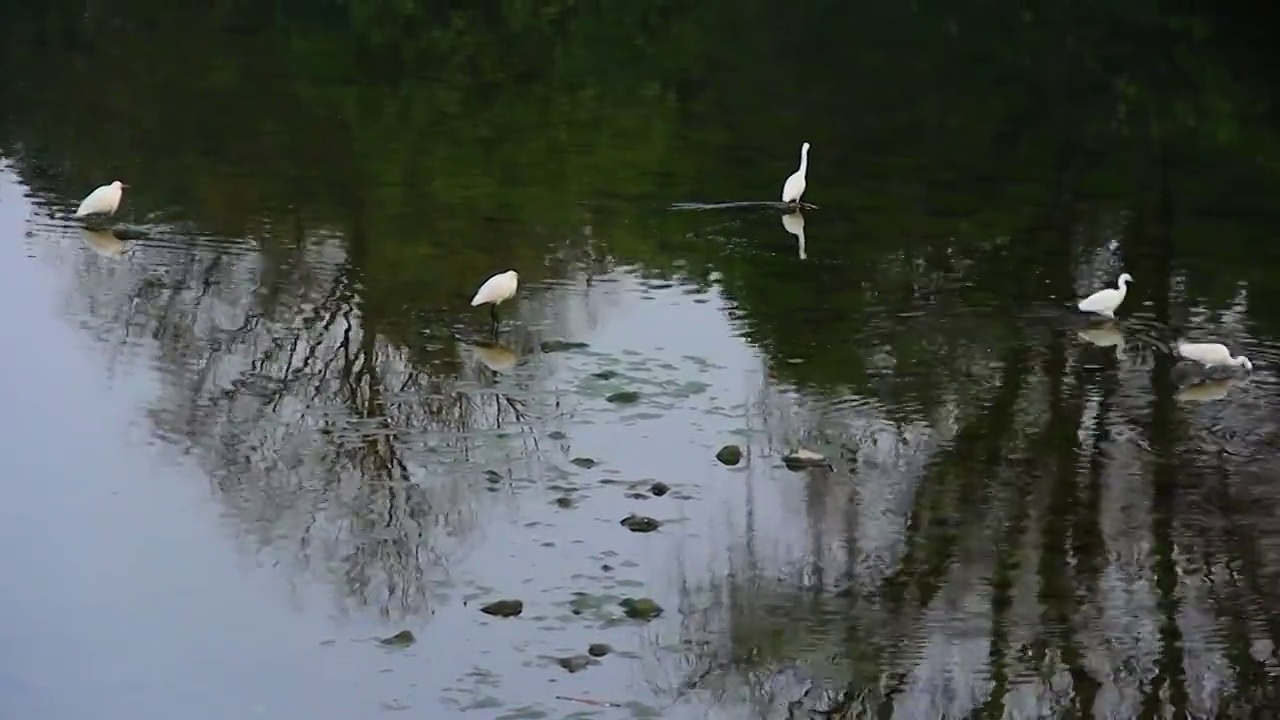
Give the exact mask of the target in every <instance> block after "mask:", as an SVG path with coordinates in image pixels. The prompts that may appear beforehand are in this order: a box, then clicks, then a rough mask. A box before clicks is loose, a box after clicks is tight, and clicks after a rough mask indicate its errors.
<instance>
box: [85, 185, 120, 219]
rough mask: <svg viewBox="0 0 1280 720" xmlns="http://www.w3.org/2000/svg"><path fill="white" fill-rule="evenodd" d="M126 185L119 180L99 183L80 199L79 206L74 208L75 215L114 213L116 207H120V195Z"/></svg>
mask: <svg viewBox="0 0 1280 720" xmlns="http://www.w3.org/2000/svg"><path fill="white" fill-rule="evenodd" d="M126 187H128V186H127V185H125V184H124V183H122V182H120V181H119V180H115V181H113V182H112V183H111V184H110V185H99V186H98V187H96V188H94V190H93V192H91V193H89V194H88V195H86V196H85V199H84V200H81V201H80V207H78V208H76V217H84V216H85V215H114V214H115V213H116V209H117V208H119V207H120V197H121V196H122V195H124V189H125V188H126Z"/></svg>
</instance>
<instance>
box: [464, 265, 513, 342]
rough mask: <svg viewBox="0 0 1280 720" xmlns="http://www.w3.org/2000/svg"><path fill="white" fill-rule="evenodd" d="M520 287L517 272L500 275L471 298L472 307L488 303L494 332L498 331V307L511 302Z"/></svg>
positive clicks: (491, 279) (486, 282) (495, 276)
mask: <svg viewBox="0 0 1280 720" xmlns="http://www.w3.org/2000/svg"><path fill="white" fill-rule="evenodd" d="M519 286H520V275H518V274H517V273H516V271H515V270H508V271H506V272H502V273H498V274H497V275H494V276H493V277H491V278H489V279H488V280H485V281H484V284H483V285H481V286H480V289H479V290H477V291H476V296H475V297H473V298H471V307H477V306H480V305H484V304H486V303H488V304H489V305H490V307H489V316H490V317H492V318H493V330H494V332H495V333H496V332H497V331H498V305H500V304H502V303H504V302H506V301H508V300H510V299H511V298H513V297H515V296H516V289H517V288H518V287H519Z"/></svg>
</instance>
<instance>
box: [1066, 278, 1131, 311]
mask: <svg viewBox="0 0 1280 720" xmlns="http://www.w3.org/2000/svg"><path fill="white" fill-rule="evenodd" d="M1131 282H1133V276H1132V275H1130V274H1129V273H1120V278H1119V279H1118V280H1117V281H1116V285H1117V286H1118V287H1114V288H1107V289H1105V290H1099V291H1098V292H1096V293H1094V294H1092V295H1090V296H1089V297H1087V298H1085V299H1083V300H1081V301H1080V302H1079V303H1077V304H1076V307H1077V308H1079V309H1080V312H1087V313H1095V314H1098V315H1101V316H1103V317H1105V318H1114V317H1115V316H1116V308H1118V307H1120V303H1122V302H1124V296H1125V295H1127V294H1128V292H1129V286H1128V283H1131Z"/></svg>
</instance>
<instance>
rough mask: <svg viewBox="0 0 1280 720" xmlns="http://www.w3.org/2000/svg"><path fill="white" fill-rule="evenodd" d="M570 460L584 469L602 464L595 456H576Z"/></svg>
mask: <svg viewBox="0 0 1280 720" xmlns="http://www.w3.org/2000/svg"><path fill="white" fill-rule="evenodd" d="M569 462H571V463H573V464H574V465H577V466H578V467H580V468H582V469H583V470H590V469H591V468H593V467H595V466H596V465H599V464H600V463H599V462H597V461H596V459H595V458H589V457H576V458H574V459H572V460H570V461H569Z"/></svg>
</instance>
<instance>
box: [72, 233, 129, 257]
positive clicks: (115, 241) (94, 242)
mask: <svg viewBox="0 0 1280 720" xmlns="http://www.w3.org/2000/svg"><path fill="white" fill-rule="evenodd" d="M80 237H81V238H83V239H84V243H85V244H86V245H88V246H89V247H90V248H92V249H93V251H94V252H96V253H98V254H99V255H102V256H103V257H110V258H118V257H120V256H121V255H123V254H124V249H125V244H124V243H123V242H121V241H120V239H119V238H117V237H116V236H115V235H113V234H112V233H111V232H110V231H107V230H90V229H89V228H87V227H82V228H80Z"/></svg>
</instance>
